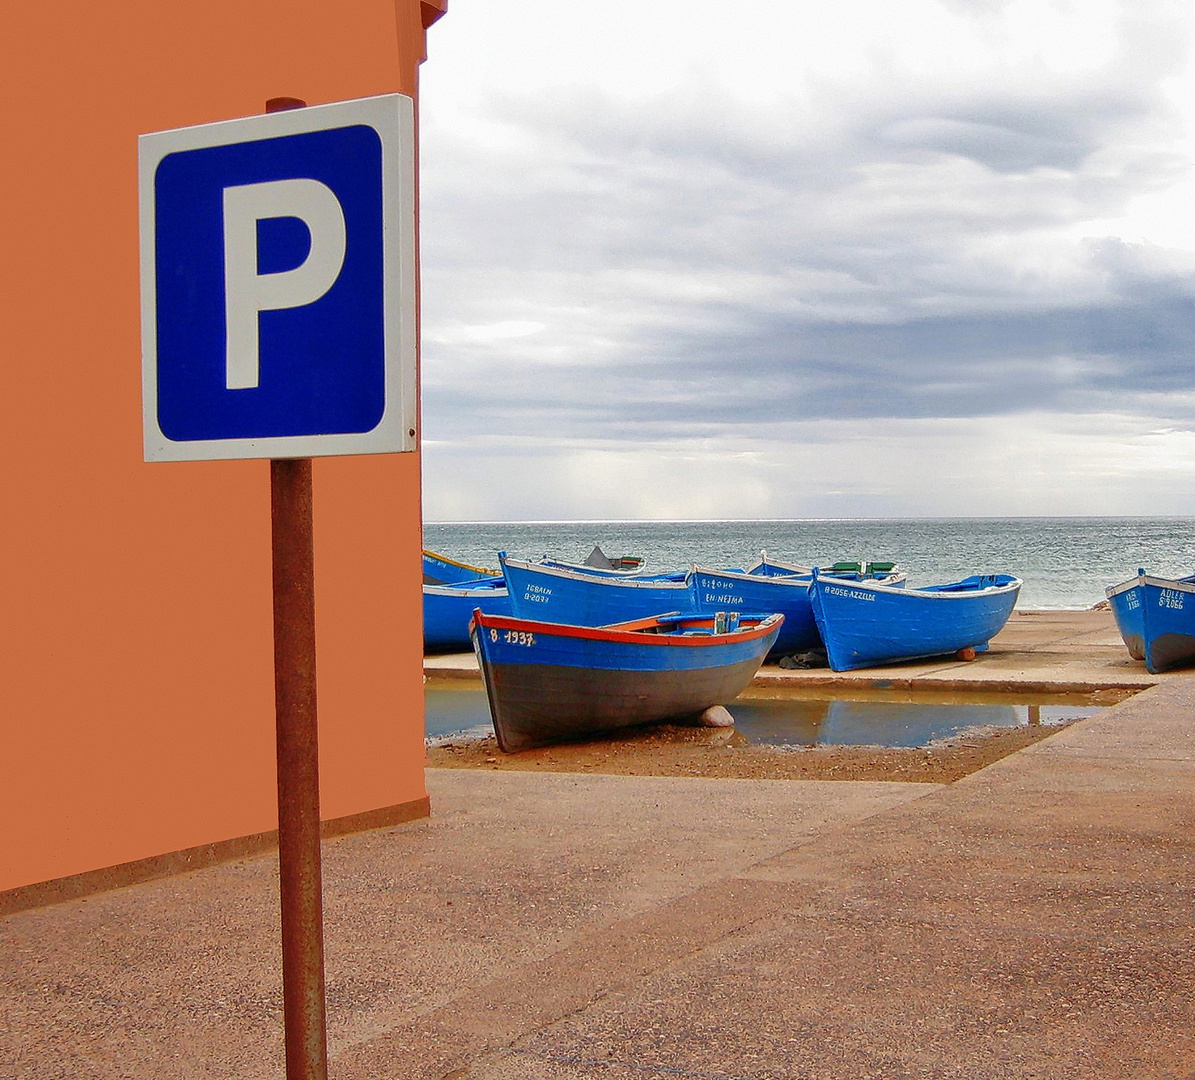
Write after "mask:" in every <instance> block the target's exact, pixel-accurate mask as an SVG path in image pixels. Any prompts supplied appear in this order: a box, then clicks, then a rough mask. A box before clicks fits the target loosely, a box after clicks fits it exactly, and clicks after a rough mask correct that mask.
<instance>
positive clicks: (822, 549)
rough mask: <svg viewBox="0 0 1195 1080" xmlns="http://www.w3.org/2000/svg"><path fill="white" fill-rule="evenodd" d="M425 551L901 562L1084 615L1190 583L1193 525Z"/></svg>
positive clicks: (806, 530) (623, 538)
mask: <svg viewBox="0 0 1195 1080" xmlns="http://www.w3.org/2000/svg"><path fill="white" fill-rule="evenodd" d="M423 544H424V547H427V548H430V549H431V550H432V551H436V552H439V553H440V554H442V555H447V556H449V557H451V558H454V559H458V560H461V561H463V562H468V563H473V564H475V565H477V566H485V567H496V566H497V558H496V556H497V552H499V551H505V552H507V553H508V554H510V555H512V556H515V557H518V558H530V559H537V558H539V557H540V556H542V555H551V556H552V557H554V558H558V559H566V560H570V561H577V562H580V561H583V560H584V559H585V557H586V556H587V555H588V554H589V553H590V551H592V550H593V547H594V545H595V544H597V545H600V546H601V548H602V550H603V551H604V552H605V553H606V554H607V555H609V556H619V555H635V556H638V557H640V558H642V559H644V560H645V561H646V564H647V568H649V569H653V570H679V569H685V568H687V567H688V566H689V565H691V564H694V563H695V564H699V565H704V566H714V567H719V568H725V567H745V566H747V565H749V564H750V563H752V562H753V561H755V560H756V559H757V558H758V557H759V555H760V553H761V552H767V554H768V557H769V558H772V559H777V560H780V561H781V562H795V563H802V564H804V565H810V566H817V565H829V564H831V563H835V562H839V561H846V560H849V561H852V562H856V561H858V562H864V561H865V562H875V561H892V562H897V563H899V564H900V565H901V566H902V567H903V568H904V569H905V570H906V571H907V572H908V575H909V581H908V584H909V586H910V587H916V586H918V585H932V584H939V583H943V582H948V581H957V580H958V579H959V578H963V577H967V576H968V575H970V574H1015V575H1016V576H1017V577H1019V578H1021V579H1022V580H1023V581H1024V585H1023V586H1022V587H1021V593H1020V597H1019V599H1018V602H1017V607H1018V608H1020V609H1022V610H1038V611H1041V610H1051V609H1053V610H1083V609H1087V608H1091V607H1093V606H1094V605H1095V604H1097V603H1099V602H1100V601H1101V600H1103V599H1104V589H1105V588H1107V587H1108V586H1110V585H1116V584H1119V583H1120V582H1122V581H1125V580H1127V579H1128V578H1130V577H1132V576H1133V575H1134V574H1136V572H1137V570H1138V568H1139V567H1140V568H1144V569H1145V570H1146V571H1147V572H1149V573H1151V574H1155V575H1157V576H1159V577H1181V576H1183V575H1185V574H1190V573H1192V572H1195V518H1190V517H1060V518H1048V517H1025V518H916V519H905V520H901V519H856V518H824V519H822V518H819V519H792V520H761V521H518V522H425V523H424V527H423Z"/></svg>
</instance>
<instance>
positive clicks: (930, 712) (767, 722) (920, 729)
mask: <svg viewBox="0 0 1195 1080" xmlns="http://www.w3.org/2000/svg"><path fill="white" fill-rule="evenodd" d="M424 696H425V701H426V727H425V731H426V735H427V738H428V739H429V740H431V741H433V742H441V741H444V740H446V739H447V738H449V737H453V738H465V739H479V738H483V737H484V736H486V735H493V733H494V728H493V725H492V724H491V723H490V712H489V705H488V703H487V701H486V696H485V691H484V690H482V689H481V688H479V687H477V686H476V685H475V684H470V683H467V682H462V683H460V684H458V683H455V682H453V681H452V680H440V681H437V682H435V683H432V682H429V683H428V684H427V686H426V688H425V691H424ZM1126 696H1128V694H1127V692H1119V691H1113V692H1108V691H1105V692H1101V693H1097V694H1080V695H1057V694H1056V695H1050V696H1036V697H1034V696H1030V695H1023V694H1022V695H1012V694H1003V695H1001V694H987V695H983V696H978V695H972V696H969V697H966V696H962V695H957V694H955V695H940V694H939V695H927V694H918V695H916V697H914V696H913V695H911V694H904V695H901V696H896V695H894V694H889V695H887V696H885V695H884V694H883V693H880V692H877V693H876V694H875V695H873V696H870V697H868V698H867V699H865V700H855V699H852V700H846V699H844V698H828V697H820V698H818V697H812V696H807V695H792V694H790V695H786V696H783V697H778V696H777V695H776V692H775V690H774V689H772V688H770V687H754V688H751V689H749V690H748V691H746V692H745V693H744V694H741V695H740V696H739V697H738V698H736V699H735V700H734V701H732V702H730V703H728V706H727V707H728V708H729V709H730V712H731V715H733V716H734V719H735V729H736V731H737V733H738V734H739V735H741V736H742V737H743V738H745V739H746V740H747V741H748V742H749V743H757V744H761V745H770V746H890V747H901V746H925V745H926V744H927V743H931V742H934V741H935V740H942V739H951V738H954V737H956V736H958V735H960V734H962V733H963V732H965V731H969V730H974V729H977V728H1015V727H1024V726H1026V725H1038V724H1041V725H1044V726H1053V725H1058V724H1066V723H1069V722H1070V721H1072V720H1077V719H1081V718H1083V717H1085V716H1092V715H1093V714H1095V713H1097V712H1099V711H1100V710H1101V709H1103V708H1106V707H1107V706H1108V705H1112V704H1115V703H1116V702H1117V701H1122V700H1124V698H1125V697H1126Z"/></svg>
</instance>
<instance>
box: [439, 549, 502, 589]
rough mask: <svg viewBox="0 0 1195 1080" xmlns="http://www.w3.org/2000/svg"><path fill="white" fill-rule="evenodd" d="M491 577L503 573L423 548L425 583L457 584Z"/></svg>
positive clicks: (499, 575)
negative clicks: (471, 564)
mask: <svg viewBox="0 0 1195 1080" xmlns="http://www.w3.org/2000/svg"><path fill="white" fill-rule="evenodd" d="M489 577H501V574H500V573H499V571H497V570H487V569H486V568H485V567H484V566H470V565H469V564H468V563H463V562H457V560H456V559H450V558H449V557H448V556H447V555H438V554H437V553H436V552H434V551H428V549H427V548H424V549H423V584H424V585H455V584H458V583H460V582H462V581H479V580H480V579H482V578H489Z"/></svg>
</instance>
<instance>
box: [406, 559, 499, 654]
mask: <svg viewBox="0 0 1195 1080" xmlns="http://www.w3.org/2000/svg"><path fill="white" fill-rule="evenodd" d="M478 608H480V609H481V610H482V611H485V612H488V613H491V614H494V615H509V614H510V595H509V594H508V593H507V591H506V582H505V580H503V579H502V578H501V577H492V578H483V579H482V580H480V581H466V582H462V583H461V584H459V585H424V586H423V651H424V652H425V653H437V652H468V651H469V649H470V648H472V646H471V645H470V644H469V620H470V619H472V618H473V612H474V611H475V610H476V609H478Z"/></svg>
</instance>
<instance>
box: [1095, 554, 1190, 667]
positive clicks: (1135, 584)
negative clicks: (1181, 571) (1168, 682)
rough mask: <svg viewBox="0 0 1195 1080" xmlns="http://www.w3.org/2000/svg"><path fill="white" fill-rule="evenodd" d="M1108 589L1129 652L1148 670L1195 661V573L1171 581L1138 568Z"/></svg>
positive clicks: (1109, 602) (1117, 622)
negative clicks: (1128, 576)
mask: <svg viewBox="0 0 1195 1080" xmlns="http://www.w3.org/2000/svg"><path fill="white" fill-rule="evenodd" d="M1104 592H1105V595H1107V597H1108V604H1109V606H1110V607H1111V608H1112V614H1113V615H1114V616H1115V618H1116V628H1117V629H1118V630H1119V631H1120V636H1121V638H1123V639H1124V643H1125V647H1126V648H1127V649H1128V650H1129V655H1130V656H1131V657H1132V658H1133V659H1134V660H1144V661H1145V668H1146V670H1147V671H1149V672H1152V673H1153V674H1155V675H1157V674H1159V673H1161V672H1163V671H1169V670H1171V669H1172V668H1176V667H1184V666H1186V665H1187V664H1190V663H1192V662H1195V574H1191V575H1190V576H1188V577H1184V578H1177V579H1175V580H1171V579H1169V578H1157V577H1150V576H1148V575H1147V574H1146V573H1145V571H1144V570H1138V571H1137V576H1136V577H1135V578H1131V579H1130V580H1128V581H1125V582H1122V583H1121V584H1120V585H1113V586H1111V587H1110V588H1108V589H1105V590H1104Z"/></svg>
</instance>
